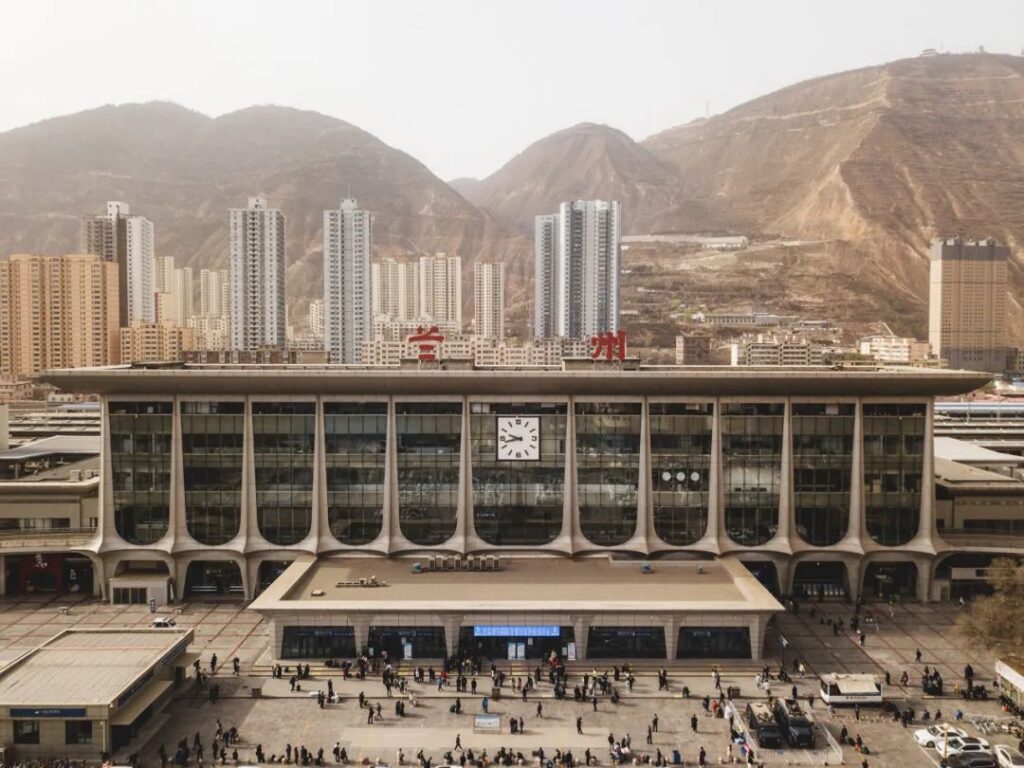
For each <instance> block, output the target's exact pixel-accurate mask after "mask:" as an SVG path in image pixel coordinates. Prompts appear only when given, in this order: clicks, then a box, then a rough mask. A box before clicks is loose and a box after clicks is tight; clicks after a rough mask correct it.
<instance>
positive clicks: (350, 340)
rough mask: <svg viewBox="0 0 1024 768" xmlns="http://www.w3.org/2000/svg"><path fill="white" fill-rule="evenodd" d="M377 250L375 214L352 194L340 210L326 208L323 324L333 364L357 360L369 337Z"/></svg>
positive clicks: (327, 349)
mask: <svg viewBox="0 0 1024 768" xmlns="http://www.w3.org/2000/svg"><path fill="white" fill-rule="evenodd" d="M372 249H373V214H372V213H370V212H369V211H362V210H360V209H359V206H358V204H357V203H356V201H355V200H353V199H351V198H346V199H344V200H342V201H341V205H340V206H339V207H338V208H337V209H336V210H330V211H324V298H323V307H322V312H323V315H322V323H321V328H322V335H323V339H324V349H325V350H326V352H327V356H328V360H329V361H330V362H332V363H356V362H358V359H359V345H360V344H361V343H362V342H363V341H366V340H367V339H369V338H370V324H371V322H372V320H373V315H372V309H373V307H372V294H373V290H372V282H373V278H372V271H371V269H370V254H371V251H372ZM311 330H312V328H311ZM314 333H315V331H314Z"/></svg>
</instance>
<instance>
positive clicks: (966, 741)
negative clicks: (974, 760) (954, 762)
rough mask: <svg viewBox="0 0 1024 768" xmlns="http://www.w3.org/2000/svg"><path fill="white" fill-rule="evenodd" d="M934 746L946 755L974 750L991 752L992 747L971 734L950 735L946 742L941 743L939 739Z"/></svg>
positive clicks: (973, 751) (970, 752)
mask: <svg viewBox="0 0 1024 768" xmlns="http://www.w3.org/2000/svg"><path fill="white" fill-rule="evenodd" d="M935 748H936V749H937V750H938V751H939V752H941V753H944V754H946V755H966V754H973V753H975V752H988V753H990V754H991V752H992V748H991V747H990V746H989V743H988V742H987V741H985V740H984V739H976V738H974V737H973V736H951V737H950V738H949V739H948V744H942V742H941V740H940V742H939V743H938V744H936V745H935Z"/></svg>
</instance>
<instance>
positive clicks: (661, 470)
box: [648, 403, 715, 547]
mask: <svg viewBox="0 0 1024 768" xmlns="http://www.w3.org/2000/svg"><path fill="white" fill-rule="evenodd" d="M648 410H649V411H650V428H651V489H652V490H653V494H652V495H653V499H654V530H655V531H656V532H657V534H658V536H660V537H661V539H662V540H663V541H665V542H666V543H667V544H672V545H673V546H677V547H683V546H686V545H687V544H693V543H695V542H696V541H698V540H699V539H700V538H701V537H702V536H703V535H704V533H705V531H706V530H707V527H708V499H709V491H710V488H711V431H712V424H713V421H714V413H715V406H714V404H713V403H651V404H650V405H649V406H648Z"/></svg>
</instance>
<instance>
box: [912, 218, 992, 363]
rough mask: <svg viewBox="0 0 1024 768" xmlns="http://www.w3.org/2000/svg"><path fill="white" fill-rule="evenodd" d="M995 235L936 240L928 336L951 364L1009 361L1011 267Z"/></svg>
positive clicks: (932, 265)
mask: <svg viewBox="0 0 1024 768" xmlns="http://www.w3.org/2000/svg"><path fill="white" fill-rule="evenodd" d="M1008 256H1009V253H1008V250H1007V249H1006V247H1004V246H1001V245H999V244H998V243H996V241H995V240H976V241H975V240H963V239H961V238H952V239H947V240H934V241H932V252H931V270H930V280H929V301H928V341H929V343H930V344H931V349H932V353H933V354H935V355H937V356H938V357H940V358H943V359H945V360H947V361H948V365H949V367H950V368H963V369H968V370H978V371H994V372H995V371H1002V370H1003V369H1004V367H1005V365H1006V343H1005V337H1006V266H1007V259H1008Z"/></svg>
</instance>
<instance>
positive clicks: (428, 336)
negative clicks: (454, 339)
mask: <svg viewBox="0 0 1024 768" xmlns="http://www.w3.org/2000/svg"><path fill="white" fill-rule="evenodd" d="M406 341H408V342H409V343H410V344H415V345H416V347H417V353H416V359H417V360H420V361H422V362H433V361H435V360H437V348H438V347H439V346H441V344H442V343H443V342H444V336H443V335H442V333H441V331H440V329H438V327H437V326H436V325H431V326H430V327H429V328H424V327H423V326H422V325H421V326H419V327H418V328H417V329H416V333H414V334H413V335H412V336H410V337H409V338H408V339H406Z"/></svg>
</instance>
